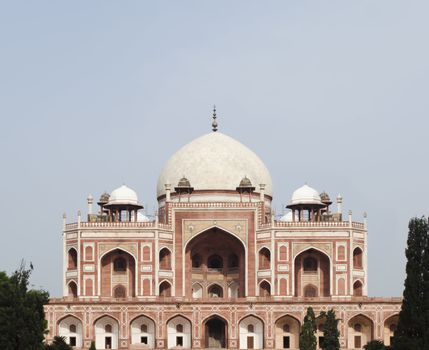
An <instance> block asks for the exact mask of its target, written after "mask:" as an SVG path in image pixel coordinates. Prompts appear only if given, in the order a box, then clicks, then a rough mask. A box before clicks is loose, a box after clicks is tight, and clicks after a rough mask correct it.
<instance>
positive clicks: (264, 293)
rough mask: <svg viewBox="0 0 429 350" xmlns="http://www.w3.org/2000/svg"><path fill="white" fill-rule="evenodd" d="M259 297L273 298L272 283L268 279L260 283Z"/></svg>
mask: <svg viewBox="0 0 429 350" xmlns="http://www.w3.org/2000/svg"><path fill="white" fill-rule="evenodd" d="M259 296H260V297H269V296H271V283H270V282H268V281H267V280H266V279H264V280H262V281H261V282H259Z"/></svg>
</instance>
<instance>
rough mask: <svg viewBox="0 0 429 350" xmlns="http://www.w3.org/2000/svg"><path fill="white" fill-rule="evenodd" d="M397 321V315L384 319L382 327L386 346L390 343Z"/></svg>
mask: <svg viewBox="0 0 429 350" xmlns="http://www.w3.org/2000/svg"><path fill="white" fill-rule="evenodd" d="M398 322H399V315H393V316H390V317H389V318H387V319H386V320H385V321H384V327H383V340H384V345H386V346H390V345H392V339H393V336H394V334H395V332H396V329H397V327H398Z"/></svg>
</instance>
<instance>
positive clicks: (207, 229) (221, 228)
mask: <svg viewBox="0 0 429 350" xmlns="http://www.w3.org/2000/svg"><path fill="white" fill-rule="evenodd" d="M213 229H218V230H220V231H223V232H225V233H229V234H230V235H232V236H234V237H235V238H237V239H238V240H239V241H240V242H241V244H242V245H243V248H244V249H246V242H245V241H244V240H243V239H242V238H241V237H240V236H238V235H237V234H236V233H235V232H232V231H230V230H228V229H226V228H223V227H220V226H217V225H213V226H210V227H207V228H205V229H203V230H201V231H198V232H197V233H195V234H193V235H192V237H189V238H188V240H187V241H186V242H185V244H184V246H183V249H184V251H185V250H186V248H187V246H188V244H189V243H190V242H191V241H192V240H194V238H196V237H198V236H199V235H201V234H203V233H205V232H207V231H210V230H213Z"/></svg>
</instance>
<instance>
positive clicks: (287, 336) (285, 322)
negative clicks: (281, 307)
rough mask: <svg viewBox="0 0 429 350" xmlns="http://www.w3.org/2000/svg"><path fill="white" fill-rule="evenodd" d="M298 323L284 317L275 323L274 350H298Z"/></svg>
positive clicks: (291, 318) (292, 318) (287, 316)
mask: <svg viewBox="0 0 429 350" xmlns="http://www.w3.org/2000/svg"><path fill="white" fill-rule="evenodd" d="M300 327H301V326H300V322H299V321H298V320H297V319H296V318H294V317H292V316H290V315H286V316H283V317H281V318H279V319H278V320H277V321H276V326H275V337H276V339H275V340H276V347H275V348H276V349H293V350H297V349H299V332H300Z"/></svg>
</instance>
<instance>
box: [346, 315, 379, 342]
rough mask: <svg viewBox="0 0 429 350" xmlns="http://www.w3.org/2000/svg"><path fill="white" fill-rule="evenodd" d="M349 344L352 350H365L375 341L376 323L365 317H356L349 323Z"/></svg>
mask: <svg viewBox="0 0 429 350" xmlns="http://www.w3.org/2000/svg"><path fill="white" fill-rule="evenodd" d="M347 330H348V331H347V338H348V340H347V343H348V347H349V348H350V349H363V347H364V346H365V345H366V343H368V342H370V341H371V340H373V339H374V322H373V321H372V320H371V319H370V318H369V317H367V316H365V315H356V316H354V317H352V318H351V319H350V320H349V322H348V323H347Z"/></svg>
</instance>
